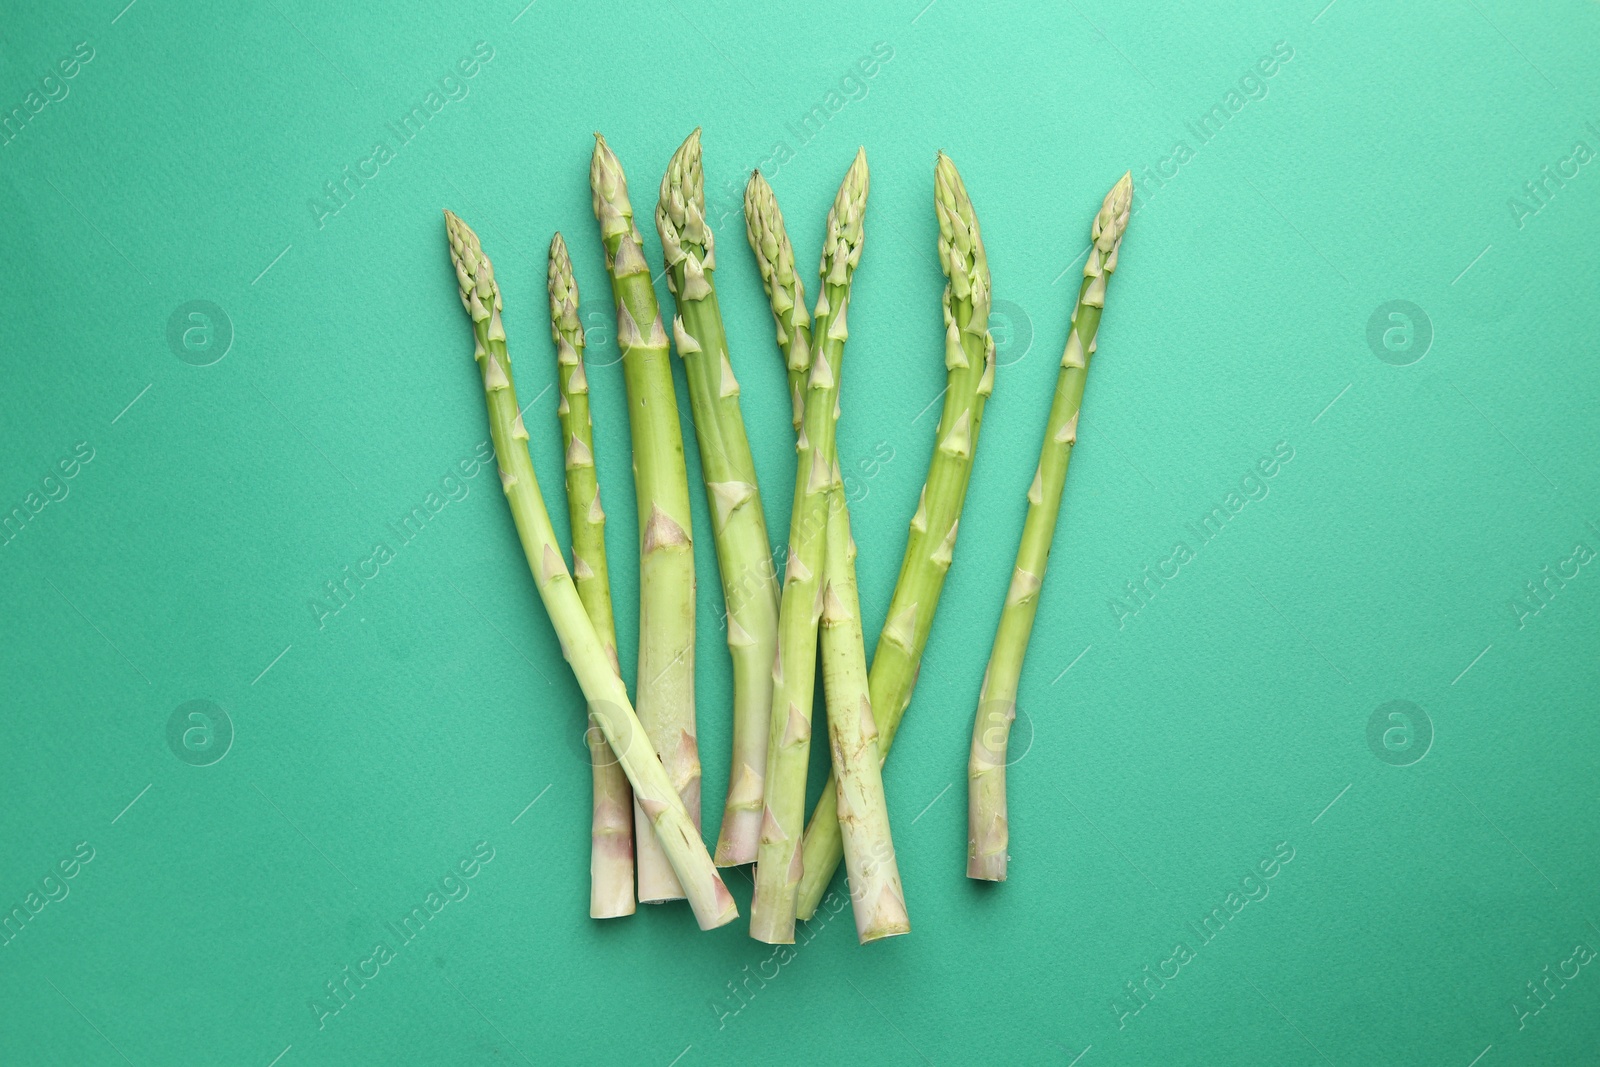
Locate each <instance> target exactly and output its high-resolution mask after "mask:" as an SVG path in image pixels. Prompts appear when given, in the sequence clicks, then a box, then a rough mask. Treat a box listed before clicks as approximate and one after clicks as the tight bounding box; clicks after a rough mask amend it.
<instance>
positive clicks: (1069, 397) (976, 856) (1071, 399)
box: [967, 173, 1133, 882]
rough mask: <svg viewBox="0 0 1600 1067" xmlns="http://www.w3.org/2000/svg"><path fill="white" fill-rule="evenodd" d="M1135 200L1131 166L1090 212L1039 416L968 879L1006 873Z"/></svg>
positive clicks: (988, 718) (985, 735)
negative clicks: (1041, 645) (1099, 358)
mask: <svg viewBox="0 0 1600 1067" xmlns="http://www.w3.org/2000/svg"><path fill="white" fill-rule="evenodd" d="M1132 201H1133V175H1132V174H1131V173H1129V174H1124V175H1123V176H1122V177H1121V178H1120V179H1118V180H1117V184H1116V185H1114V186H1112V187H1111V192H1109V193H1107V194H1106V198H1105V202H1104V203H1103V204H1101V205H1100V211H1099V213H1098V214H1097V215H1095V219H1094V225H1093V226H1092V228H1091V231H1090V236H1091V237H1092V239H1093V246H1092V247H1091V248H1090V249H1089V260H1088V262H1087V263H1085V264H1084V267H1083V282H1082V284H1081V285H1080V286H1079V287H1078V303H1077V306H1076V307H1074V308H1073V311H1072V328H1071V329H1070V330H1069V331H1068V333H1067V348H1066V351H1065V352H1064V353H1063V354H1062V356H1061V370H1060V372H1059V373H1058V374H1057V375H1056V394H1055V399H1054V401H1052V402H1051V405H1050V418H1049V421H1047V422H1046V423H1045V433H1044V444H1043V446H1042V448H1041V450H1040V453H1039V466H1038V468H1037V469H1036V470H1035V471H1034V472H1033V484H1032V485H1031V486H1030V487H1029V489H1028V517H1027V518H1026V519H1025V520H1023V524H1022V543H1021V544H1020V545H1019V546H1018V547H1017V565H1016V569H1015V570H1013V571H1012V572H1011V585H1010V588H1009V589H1007V591H1006V602H1005V607H1004V608H1003V609H1002V610H1001V613H1000V625H999V628H998V629H997V630H996V631H995V635H994V650H993V651H992V652H991V653H990V654H989V666H988V667H987V668H986V669H985V670H984V672H983V687H982V689H981V690H980V691H979V694H978V711H977V715H976V716H975V718H974V721H973V724H972V754H971V757H970V759H969V761H968V764H967V877H968V878H976V879H981V880H986V881H991V882H1003V881H1005V880H1006V860H1007V859H1008V858H1009V857H1008V856H1007V855H1006V846H1007V844H1008V843H1009V840H1010V829H1009V824H1008V822H1007V819H1006V742H1007V741H1008V740H1009V738H1010V736H1011V723H1012V720H1014V719H1015V718H1016V717H1017V711H1016V707H1017V684H1018V682H1019V681H1020V679H1021V677H1022V657H1023V656H1024V655H1026V653H1027V651H1028V636H1029V634H1030V633H1031V632H1032V630H1033V618H1034V614H1035V612H1037V611H1038V610H1039V590H1040V586H1041V585H1042V584H1043V582H1044V571H1045V564H1046V563H1048V562H1049V559H1050V542H1051V541H1052V540H1053V539H1054V537H1055V529H1056V519H1057V517H1058V516H1059V515H1060V513H1061V490H1062V488H1063V487H1064V486H1065V485H1066V484H1067V464H1068V462H1069V461H1070V460H1071V459H1072V446H1073V445H1074V444H1075V443H1076V442H1077V440H1078V409H1079V407H1080V406H1081V405H1082V403H1083V383H1084V378H1085V377H1086V376H1087V375H1088V373H1089V356H1090V355H1091V354H1093V352H1094V350H1095V334H1096V332H1097V331H1098V330H1099V328H1100V314H1101V312H1102V310H1103V309H1104V308H1105V306H1106V282H1107V281H1108V280H1109V279H1110V277H1111V272H1112V271H1114V270H1116V269H1117V249H1118V247H1119V246H1120V245H1121V244H1122V235H1123V232H1124V231H1125V230H1126V229H1127V226H1128V209H1129V207H1130V205H1131V204H1132Z"/></svg>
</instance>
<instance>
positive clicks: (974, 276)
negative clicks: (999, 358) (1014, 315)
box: [933, 152, 989, 321]
mask: <svg viewBox="0 0 1600 1067" xmlns="http://www.w3.org/2000/svg"><path fill="white" fill-rule="evenodd" d="M933 209H934V213H935V214H936V215H938V217H939V265H940V266H941V267H943V268H944V273H945V276H946V277H947V278H949V279H950V295H951V296H952V297H954V298H955V299H956V300H970V301H972V303H973V305H974V308H975V309H978V308H979V307H980V305H981V310H982V313H983V314H982V316H981V317H980V316H979V315H978V314H977V311H976V310H975V312H974V315H973V318H974V319H975V320H977V321H985V320H986V318H987V315H988V302H989V260H988V257H987V256H986V255H985V254H984V251H983V234H982V232H981V231H980V230H979V228H978V214H977V212H976V211H974V210H973V208H972V201H971V199H970V198H968V196H967V186H966V183H965V182H963V181H962V180H961V174H960V172H959V171H957V170H956V165H955V163H954V162H953V161H952V160H951V159H950V157H949V156H947V155H945V154H944V153H943V152H940V153H939V158H938V161H937V162H936V163H935V164H934V168H933Z"/></svg>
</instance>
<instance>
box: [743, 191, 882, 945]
mask: <svg viewBox="0 0 1600 1067" xmlns="http://www.w3.org/2000/svg"><path fill="white" fill-rule="evenodd" d="M745 232H746V235H747V236H748V237H749V239H750V248H751V250H752V251H753V252H755V255H756V264H757V266H758V267H759V268H760V271H761V280H762V284H763V285H764V286H765V288H766V290H767V298H768V301H769V302H770V304H771V307H772V316H773V319H774V321H775V322H776V323H777V326H778V348H779V350H780V351H781V352H782V354H783V357H784V363H785V365H786V366H787V367H788V370H789V387H790V392H791V393H792V394H793V395H795V396H796V397H799V396H801V395H802V393H801V390H802V388H803V385H804V379H805V371H806V369H807V367H808V366H809V364H810V354H809V353H810V340H811V329H810V325H809V323H808V321H807V320H806V318H805V290H804V288H803V287H802V285H801V282H800V279H799V278H798V277H797V276H796V275H795V273H794V253H793V251H792V250H791V249H790V246H789V235H788V233H787V232H786V231H785V229H784V225H783V215H782V213H781V212H780V211H779V210H778V201H777V198H776V197H775V196H774V195H773V193H772V187H771V186H769V185H768V184H767V182H766V179H765V178H763V177H761V173H760V172H759V171H757V172H756V173H754V174H752V175H751V176H750V184H749V185H748V186H747V187H746V188H745ZM803 414H804V409H803V407H801V406H799V405H798V404H797V406H796V408H795V420H794V422H795V430H796V431H798V430H799V429H800V423H801V416H802V415H803ZM834 481H835V482H836V483H837V484H836V485H835V487H834V490H833V494H832V496H831V498H830V499H829V507H828V526H827V553H826V558H827V563H826V565H825V569H824V571H823V581H824V587H823V598H822V621H821V626H822V632H821V635H820V638H819V640H820V643H821V645H822V680H823V687H824V689H825V690H826V691H827V699H828V737H829V740H830V741H831V751H832V755H833V769H834V778H835V780H836V781H837V783H838V785H837V790H838V798H837V799H838V803H839V810H840V811H841V812H842V813H844V814H843V817H842V818H841V819H840V820H839V827H840V831H841V834H842V838H843V845H844V856H845V865H846V868H847V869H848V871H849V876H850V900H851V904H852V906H853V910H854V913H855V920H856V936H857V937H858V938H859V939H860V941H861V943H862V944H866V943H867V942H868V941H876V940H878V939H879V938H882V937H891V936H894V935H896V934H904V933H909V932H910V930H911V921H910V918H909V917H908V916H907V915H906V906H905V890H904V888H903V887H902V886H901V883H900V870H899V865H898V864H897V863H896V861H895V858H894V841H893V838H892V836H891V834H890V831H889V808H888V805H887V803H886V802H885V801H884V797H883V775H882V773H881V770H880V768H879V760H878V744H877V741H878V727H877V724H876V723H875V722H874V721H873V718H872V701H871V697H870V695H869V692H868V686H867V658H866V652H865V649H864V647H863V644H862V634H861V604H860V598H859V595H858V592H857V588H856V567H855V558H856V545H855V540H854V538H852V537H851V536H850V514H849V510H848V509H849V504H848V501H847V500H846V499H845V496H844V491H843V482H844V479H843V478H842V477H840V475H839V471H838V461H837V459H835V462H834Z"/></svg>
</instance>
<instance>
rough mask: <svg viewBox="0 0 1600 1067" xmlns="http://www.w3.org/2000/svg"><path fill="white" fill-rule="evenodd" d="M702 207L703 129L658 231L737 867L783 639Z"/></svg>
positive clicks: (756, 793) (762, 766)
mask: <svg viewBox="0 0 1600 1067" xmlns="http://www.w3.org/2000/svg"><path fill="white" fill-rule="evenodd" d="M705 212H706V194H705V183H704V179H703V177H702V174H701V165H700V131H699V130H695V131H694V132H693V133H691V134H690V135H689V137H688V139H687V140H686V141H684V142H683V146H682V147H681V148H679V149H678V151H677V152H676V153H675V154H674V155H673V157H672V161H671V162H670V163H668V164H667V173H666V175H665V176H664V177H663V178H662V179H661V201H660V203H659V204H658V205H657V207H656V231H657V232H658V233H659V234H660V235H661V249H662V251H663V253H664V254H665V256H666V261H667V288H669V289H671V290H672V295H673V296H674V297H675V298H676V299H677V301H678V317H677V318H676V319H674V320H673V321H672V335H673V341H674V343H675V344H676V345H677V347H678V355H679V356H680V357H682V359H683V366H684V372H685V377H686V378H687V379H688V382H689V404H690V409H691V410H692V412H693V414H694V424H695V436H696V437H697V438H698V439H699V442H700V468H701V470H702V471H703V472H704V475H705V483H706V495H707V497H708V498H709V499H708V503H709V504H710V506H711V533H712V536H713V537H714V538H715V540H716V544H717V564H718V566H719V567H720V568H721V571H722V593H723V598H724V601H725V603H726V605H727V613H728V653H729V655H730V656H731V657H732V659H733V763H732V767H731V769H730V778H731V784H730V785H729V787H728V799H727V804H726V807H725V808H724V809H723V814H722V832H721V834H720V835H719V836H718V838H717V852H716V862H717V865H718V866H719V867H731V866H734V865H737V864H741V863H751V862H754V860H755V858H756V844H757V842H758V840H759V838H760V835H761V801H762V797H763V796H765V793H766V789H765V782H766V765H767V715H768V713H769V712H770V710H771V707H772V656H773V652H774V650H775V649H776V647H777V643H778V580H777V574H776V572H775V570H774V568H773V565H772V552H771V549H770V548H769V546H768V544H767V519H766V515H765V514H764V513H763V511H762V509H761V491H760V490H759V489H758V488H756V463H755V459H754V458H752V457H751V455H750V442H749V440H748V439H747V438H746V437H745V432H744V416H743V415H742V414H741V413H740V411H739V381H738V379H736V378H735V377H734V376H733V364H732V363H731V362H730V361H729V359H728V341H727V336H726V334H725V333H724V332H723V329H722V311H721V309H720V308H719V307H718V305H717V290H716V285H715V283H714V282H713V281H712V273H713V272H714V271H715V270H716V266H717V260H716V250H715V235H714V234H713V233H712V232H711V228H710V227H709V226H707V225H706V214H705Z"/></svg>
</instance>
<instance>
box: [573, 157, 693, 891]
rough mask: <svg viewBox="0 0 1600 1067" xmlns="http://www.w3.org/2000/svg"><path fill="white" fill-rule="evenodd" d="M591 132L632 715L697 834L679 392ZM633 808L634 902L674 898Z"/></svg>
mask: <svg viewBox="0 0 1600 1067" xmlns="http://www.w3.org/2000/svg"><path fill="white" fill-rule="evenodd" d="M594 139H595V145H594V159H593V161H592V162H591V164H590V166H589V187H590V189H591V191H592V192H593V194H594V215H595V218H596V220H598V221H599V223H600V239H601V241H602V243H603V244H604V247H605V254H606V270H607V271H608V272H609V273H610V275H611V295H612V296H613V298H614V299H615V301H616V305H617V344H618V345H619V346H620V347H621V349H622V374H623V379H624V380H625V381H626V383H627V393H628V423H629V428H630V429H631V430H632V434H633V469H634V478H633V482H634V491H635V494H636V496H637V498H638V502H639V676H638V681H637V686H636V691H637V694H638V698H639V720H640V721H641V722H642V723H644V727H645V730H646V731H647V732H648V733H649V735H650V743H651V744H652V745H654V746H655V749H656V751H657V752H659V753H660V754H661V762H662V765H663V766H664V767H665V768H666V770H667V775H668V777H670V778H671V779H672V784H673V786H674V787H675V788H676V789H677V791H678V795H679V796H680V797H682V798H683V803H684V806H685V807H686V808H688V810H689V816H690V818H691V819H692V820H693V822H694V826H695V829H696V830H697V831H698V829H699V827H700V754H699V748H698V746H697V745H696V743H695V721H694V545H693V538H692V535H691V529H690V519H689V475H688V472H687V470H686V468H685V467H684V461H683V433H682V431H681V430H680V429H679V427H678V396H677V391H676V387H675V386H674V385H673V383H672V365H671V363H669V362H668V355H667V335H666V332H665V331H664V330H663V329H662V328H661V314H660V312H659V310H658V309H657V307H656V293H655V288H654V286H652V285H651V283H650V268H649V266H648V265H647V264H646V263H645V259H644V239H643V238H642V237H641V236H640V234H639V228H638V227H637V226H636V225H634V221H633V207H632V205H630V204H629V203H628V182H627V179H626V178H625V177H624V176H623V173H622V164H621V163H620V162H618V161H617V157H616V155H615V154H614V153H613V152H612V151H611V149H610V148H609V147H608V146H607V145H606V140H605V138H604V137H601V136H600V135H599V134H598V133H597V134H595V138H594ZM634 815H635V819H634V821H635V823H636V826H637V830H636V832H635V835H634V837H635V847H636V848H637V850H638V855H639V899H640V900H642V901H646V902H648V903H654V902H657V901H663V900H676V899H678V898H680V897H682V896H683V887H680V886H679V885H678V883H677V880H676V879H674V878H673V876H672V871H671V869H670V868H669V866H668V864H667V862H666V857H665V856H664V855H663V854H662V845H661V844H659V843H657V842H656V841H655V840H654V839H653V838H652V837H651V836H650V834H649V833H647V832H646V828H647V826H648V823H649V813H648V812H646V811H644V810H643V809H641V808H640V807H638V806H637V805H635V807H634Z"/></svg>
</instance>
